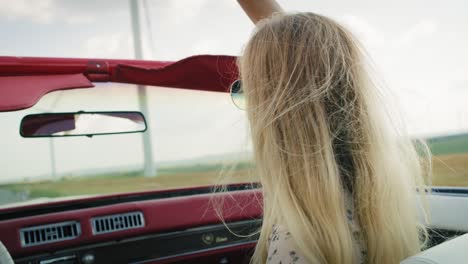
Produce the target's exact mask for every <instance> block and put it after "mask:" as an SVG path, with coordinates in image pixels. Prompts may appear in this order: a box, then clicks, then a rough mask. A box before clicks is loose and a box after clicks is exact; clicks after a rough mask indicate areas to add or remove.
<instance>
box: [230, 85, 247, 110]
mask: <svg viewBox="0 0 468 264" xmlns="http://www.w3.org/2000/svg"><path fill="white" fill-rule="evenodd" d="M229 92H230V94H231V100H232V102H233V103H234V105H235V106H237V108H239V109H241V110H245V105H246V103H245V95H244V91H243V90H242V82H241V80H235V81H234V82H233V83H232V84H231V87H230V89H229Z"/></svg>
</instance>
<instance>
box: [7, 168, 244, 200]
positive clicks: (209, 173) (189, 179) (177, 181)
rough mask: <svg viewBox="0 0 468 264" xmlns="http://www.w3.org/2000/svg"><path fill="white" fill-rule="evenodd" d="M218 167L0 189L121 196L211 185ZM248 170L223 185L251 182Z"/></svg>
mask: <svg viewBox="0 0 468 264" xmlns="http://www.w3.org/2000/svg"><path fill="white" fill-rule="evenodd" d="M221 168H222V167H221V166H218V167H211V169H210V170H205V171H197V170H196V169H197V167H195V171H194V172H188V171H185V170H182V171H178V170H169V169H165V170H161V171H160V172H159V173H158V176H156V177H143V176H141V174H139V173H135V172H132V173H129V174H121V175H117V176H116V177H113V176H112V175H100V176H95V177H73V178H62V179H59V180H56V181H42V182H31V183H18V184H8V185H3V186H0V188H3V189H7V190H11V191H14V192H25V193H28V197H29V198H38V197H61V196H74V195H86V194H110V193H123V192H136V191H148V190H158V189H169V188H177V187H179V188H180V187H189V186H202V185H214V184H217V183H219V182H220V175H222V174H221ZM251 175H252V173H251V169H250V168H248V167H237V168H235V169H234V170H233V171H232V177H229V178H227V180H226V181H223V183H237V182H249V181H252V178H251Z"/></svg>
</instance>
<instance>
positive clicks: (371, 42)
mask: <svg viewBox="0 0 468 264" xmlns="http://www.w3.org/2000/svg"><path fill="white" fill-rule="evenodd" d="M338 20H339V21H340V22H342V23H343V24H344V25H346V26H347V27H348V28H349V29H350V30H351V31H352V32H353V33H354V34H355V35H356V37H357V38H358V39H359V40H361V42H362V43H364V44H365V45H366V46H370V47H376V46H382V45H383V44H384V43H385V36H384V34H383V31H382V30H380V29H379V28H377V27H376V26H373V25H371V24H370V23H369V22H368V21H366V20H365V19H363V18H361V17H357V16H354V15H344V16H343V17H341V18H339V19H338Z"/></svg>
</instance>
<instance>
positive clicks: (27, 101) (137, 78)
mask: <svg viewBox="0 0 468 264" xmlns="http://www.w3.org/2000/svg"><path fill="white" fill-rule="evenodd" d="M235 60H236V58H235V57H232V56H215V55H199V56H192V57H188V58H185V59H182V60H180V61H176V62H161V61H135V60H107V59H64V58H23V57H0V111H15V110H20V109H24V108H27V107H31V106H32V105H34V104H35V103H36V102H37V101H38V100H39V99H40V98H41V97H42V96H43V95H45V94H47V93H48V92H52V91H56V90H63V89H70V88H89V87H93V85H92V84H91V83H90V82H120V83H131V84H142V85H153V86H164V87H172V88H185V89H195V90H205V91H217V92H227V91H228V90H229V85H230V84H231V83H232V82H233V81H234V80H235V79H236V78H237V75H238V73H237V66H236V62H235ZM85 76H86V77H85Z"/></svg>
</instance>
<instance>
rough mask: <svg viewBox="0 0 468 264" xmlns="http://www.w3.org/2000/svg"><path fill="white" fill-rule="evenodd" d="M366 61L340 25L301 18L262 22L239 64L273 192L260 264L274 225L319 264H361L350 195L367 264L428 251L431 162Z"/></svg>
mask: <svg viewBox="0 0 468 264" xmlns="http://www.w3.org/2000/svg"><path fill="white" fill-rule="evenodd" d="M364 54H365V53H364V52H363V50H362V48H361V46H360V45H359V44H358V42H357V41H356V40H355V39H354V38H353V36H352V35H351V33H350V32H349V31H348V30H346V29H345V28H344V27H342V26H341V25H339V24H338V23H337V22H335V21H333V20H331V19H329V18H326V17H323V16H320V15H317V14H313V13H298V14H278V15H274V16H273V17H271V18H269V19H266V20H264V21H263V22H261V23H260V24H259V25H258V26H257V29H256V31H255V32H254V34H253V36H252V37H251V39H250V41H249V42H248V43H247V45H246V47H245V50H244V53H243V56H241V57H240V58H239V61H238V64H239V67H240V76H241V79H242V85H243V89H244V92H245V93H246V100H247V112H248V117H249V122H250V129H251V135H252V140H253V148H254V157H255V162H256V168H257V169H258V172H257V173H258V175H259V177H260V182H261V185H262V190H263V194H264V198H263V199H264V201H263V225H262V228H261V233H260V238H259V241H258V244H257V246H256V249H255V253H254V256H253V259H252V262H253V263H265V261H266V257H267V251H268V236H269V235H270V233H271V229H272V225H273V224H280V225H282V226H284V227H285V228H286V229H287V230H288V231H289V232H290V233H291V236H292V238H293V241H294V245H295V246H296V248H297V249H298V251H299V252H301V254H302V255H304V256H305V257H306V258H307V260H308V261H309V262H310V263H328V264H334V263H356V257H357V256H356V251H355V250H354V246H355V245H354V243H355V240H353V235H352V233H351V230H350V227H349V224H348V222H347V218H346V214H345V202H344V199H345V191H349V192H350V193H351V194H352V197H353V202H354V205H355V215H356V217H357V219H358V221H359V223H360V226H361V230H362V239H363V240H364V241H365V244H366V246H367V252H368V253H367V261H366V262H367V263H381V264H386V263H391V264H395V263H399V262H400V261H401V260H402V259H404V258H406V257H408V256H410V255H413V254H415V253H417V252H419V251H420V249H421V246H422V245H423V243H424V240H425V239H424V234H426V230H425V229H424V227H423V226H422V225H421V224H420V223H419V219H420V218H419V216H418V210H419V206H418V202H417V193H416V187H417V186H422V185H420V184H422V183H423V181H422V174H423V171H424V168H423V165H422V164H423V163H421V162H422V161H421V160H422V158H421V155H418V153H417V151H416V149H415V146H414V144H413V143H412V141H411V140H410V139H409V138H408V137H407V136H405V134H404V133H401V132H400V131H399V129H397V128H396V126H395V125H394V124H393V123H392V121H391V118H390V115H389V114H388V112H386V111H382V110H383V109H382V104H381V101H380V93H379V91H378V89H377V88H376V86H375V85H374V84H373V82H372V81H371V78H370V77H369V74H368V71H367V68H366V66H365V64H364V59H363V58H364V57H365V56H364ZM421 234H423V235H421Z"/></svg>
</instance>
